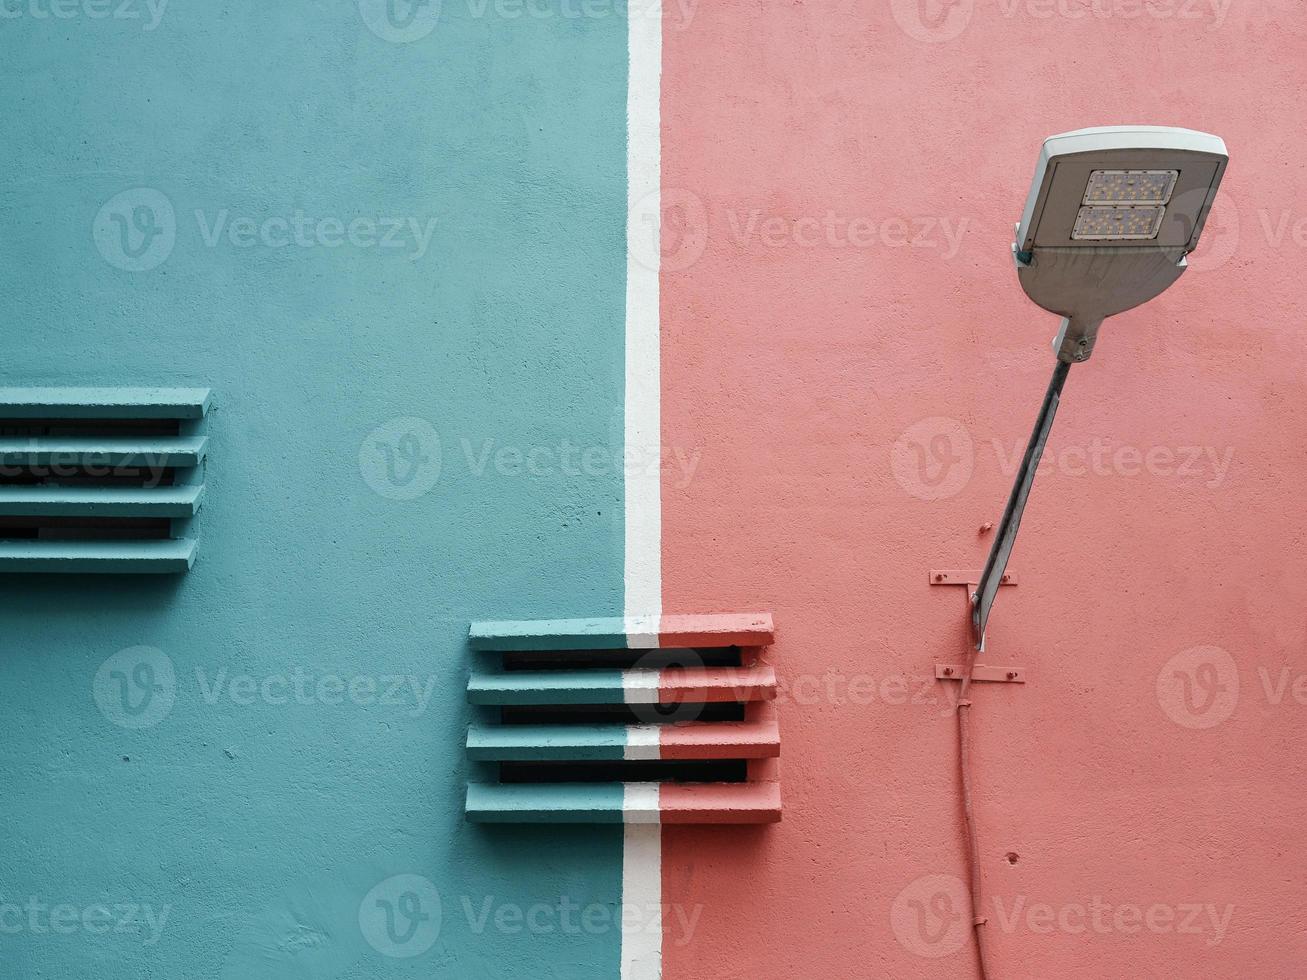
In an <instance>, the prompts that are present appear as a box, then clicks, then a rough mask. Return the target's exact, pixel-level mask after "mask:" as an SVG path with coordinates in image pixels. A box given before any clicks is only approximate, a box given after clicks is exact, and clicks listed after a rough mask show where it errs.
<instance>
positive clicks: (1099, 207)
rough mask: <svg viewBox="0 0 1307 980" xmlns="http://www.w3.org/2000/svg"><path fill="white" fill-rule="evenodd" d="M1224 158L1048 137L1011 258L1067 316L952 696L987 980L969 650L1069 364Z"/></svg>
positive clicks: (1100, 135)
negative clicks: (955, 701) (954, 697)
mask: <svg viewBox="0 0 1307 980" xmlns="http://www.w3.org/2000/svg"><path fill="white" fill-rule="evenodd" d="M1228 161H1229V155H1228V154H1227V153H1226V150H1225V144H1224V143H1223V142H1222V141H1221V140H1220V138H1219V137H1216V136H1210V135H1208V134H1207V133H1197V132H1194V131H1193V130H1190V129H1171V128H1168V127H1164V126H1110V127H1102V128H1098V129H1079V130H1076V131H1075V132H1073V133H1063V134H1062V135H1060V136H1050V137H1049V138H1048V139H1046V140H1044V146H1043V149H1042V150H1041V151H1040V153H1039V164H1038V166H1037V167H1036V168H1035V180H1034V183H1033V184H1032V185H1031V187H1030V195H1029V197H1027V199H1026V209H1025V212H1024V213H1023V214H1022V216H1021V221H1020V222H1018V223H1017V230H1016V240H1015V241H1014V242H1013V243H1012V255H1013V258H1014V259H1015V261H1016V266H1017V278H1018V279H1019V280H1020V281H1021V288H1022V289H1024V290H1025V291H1026V295H1027V296H1029V297H1030V298H1031V299H1032V300H1034V301H1035V302H1036V303H1037V304H1039V305H1040V306H1042V307H1043V308H1044V309H1046V310H1048V311H1049V312H1051V313H1057V314H1059V315H1060V316H1061V317H1062V329H1061V330H1060V331H1059V332H1058V335H1057V339H1056V340H1054V341H1053V352H1054V353H1055V354H1056V355H1057V363H1056V364H1055V365H1054V367H1053V379H1052V380H1051V381H1050V382H1049V384H1048V391H1047V393H1046V394H1045V395H1044V404H1043V406H1042V407H1041V408H1040V410H1039V417H1038V418H1037V419H1036V420H1035V430H1034V432H1033V434H1032V435H1031V437H1030V442H1029V443H1028V444H1027V446H1026V452H1025V456H1023V457H1022V460H1021V468H1020V469H1019V470H1018V471H1017V477H1016V482H1015V483H1014V484H1013V485H1012V494H1011V496H1009V497H1008V502H1007V507H1006V508H1004V510H1003V519H1002V520H1001V521H1000V522H999V526H998V531H997V533H996V534H995V536H994V544H993V546H992V547H991V548H990V551H989V557H988V558H987V559H986V560H985V568H984V571H982V572H981V573H980V580H979V582H978V583H977V585H976V591H975V593H974V594H973V595H972V597H971V629H972V638H971V639H972V643H970V644H969V645H968V655H967V659H966V662H965V665H964V666H963V669H962V677H961V681H962V684H961V688H960V691H959V694H958V712H957V714H958V761H959V768H960V770H961V776H962V808H963V815H964V818H965V821H966V831H967V850H968V857H969V865H970V877H971V881H970V891H971V906H972V922H973V924H974V926H975V937H976V955H977V958H978V960H979V965H980V975H981V978H982V980H984V978H985V977H986V975H987V972H986V969H987V965H986V961H985V944H984V941H983V939H982V933H981V929H980V927H981V926H982V925H984V923H985V917H984V915H983V914H982V912H981V885H982V881H981V873H980V847H979V844H978V843H977V840H976V823H975V816H974V812H973V805H972V793H971V761H970V760H971V727H970V722H969V718H970V714H971V712H970V711H969V710H965V709H969V708H970V707H971V700H970V698H969V697H968V695H969V693H970V687H971V675H972V671H973V669H974V667H975V663H976V654H977V653H978V652H980V651H982V650H984V648H985V628H986V626H987V625H988V623H989V612H990V609H991V608H992V606H993V604H994V596H995V594H996V593H997V592H998V587H999V585H1000V584H1001V583H1002V581H1003V576H1004V572H1006V571H1007V562H1008V557H1009V556H1010V555H1011V554H1012V545H1013V544H1014V543H1015V541H1016V537H1017V529H1018V528H1019V527H1020V526H1021V514H1022V512H1023V511H1024V510H1025V508H1026V499H1027V498H1028V497H1029V496H1030V488H1031V485H1032V484H1033V483H1034V481H1035V468H1036V467H1037V466H1038V465H1039V459H1040V457H1041V456H1042V455H1043V453H1044V445H1045V443H1047V442H1048V433H1049V430H1050V429H1052V427H1053V416H1054V415H1056V414H1057V406H1058V402H1059V400H1060V399H1061V397H1062V387H1063V385H1065V384H1066V376H1067V373H1068V372H1069V371H1070V370H1071V365H1072V364H1078V363H1080V362H1081V361H1085V360H1088V359H1089V356H1090V355H1091V354H1092V353H1093V352H1094V342H1095V341H1096V340H1097V339H1098V328H1099V327H1100V326H1101V325H1102V323H1103V321H1104V320H1105V319H1106V318H1107V317H1109V316H1112V315H1114V314H1116V313H1122V312H1124V311H1126V310H1129V309H1133V308H1134V307H1136V306H1138V305H1139V304H1141V303H1146V302H1148V300H1150V299H1152V298H1153V297H1154V296H1156V295H1158V294H1159V293H1161V292H1162V291H1163V290H1165V289H1166V288H1167V287H1168V286H1170V285H1171V283H1173V282H1175V281H1176V280H1177V279H1179V278H1180V276H1181V274H1182V273H1183V272H1184V270H1185V267H1186V256H1188V254H1189V253H1190V252H1192V251H1193V250H1194V249H1195V248H1197V247H1198V236H1199V235H1200V234H1202V230H1203V223H1204V222H1205V221H1206V220H1207V214H1208V212H1209V211H1210V210H1211V207H1212V199H1213V198H1215V197H1216V189H1217V188H1218V187H1219V186H1220V183H1221V177H1222V175H1223V174H1224V173H1225V165H1226V163H1227V162H1228Z"/></svg>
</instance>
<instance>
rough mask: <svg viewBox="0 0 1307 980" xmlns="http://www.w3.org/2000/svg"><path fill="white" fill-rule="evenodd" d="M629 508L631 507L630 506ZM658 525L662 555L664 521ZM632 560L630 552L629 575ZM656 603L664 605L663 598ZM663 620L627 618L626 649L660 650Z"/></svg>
mask: <svg viewBox="0 0 1307 980" xmlns="http://www.w3.org/2000/svg"><path fill="white" fill-rule="evenodd" d="M628 506H629V504H628ZM658 524H659V532H660V533H659V535H658V541H659V552H660V553H661V550H662V549H661V545H662V534H661V530H662V521H661V520H659V522H658ZM627 529H628V532H629V529H630V522H629V518H628V522H627ZM628 547H629V543H628ZM630 560H631V559H630V553H629V552H628V553H627V569H628V574H629V569H630V567H631V566H630ZM661 564H662V562H661V561H659V565H661ZM661 578H662V575H661V574H659V579H661ZM661 587H662V583H661V581H660V582H659V588H661ZM626 601H627V602H628V603H629V602H630V601H631V591H630V589H629V588H628V589H627V592H626ZM655 601H657V602H658V603H659V605H661V604H662V603H661V597H657V598H656V599H655ZM661 619H662V617H661V616H627V617H626V622H625V626H624V627H623V630H624V631H625V633H626V649H628V650H657V649H658V627H659V625H660V621H661Z"/></svg>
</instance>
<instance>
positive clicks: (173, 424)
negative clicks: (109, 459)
mask: <svg viewBox="0 0 1307 980" xmlns="http://www.w3.org/2000/svg"><path fill="white" fill-rule="evenodd" d="M180 431H181V422H180V421H179V420H178V419H3V418H0V438H5V439H15V438H23V437H26V436H38V437H41V436H43V437H46V438H57V439H73V438H82V437H93V436H117V437H119V438H132V437H148V436H175V435H178V434H179V433H180Z"/></svg>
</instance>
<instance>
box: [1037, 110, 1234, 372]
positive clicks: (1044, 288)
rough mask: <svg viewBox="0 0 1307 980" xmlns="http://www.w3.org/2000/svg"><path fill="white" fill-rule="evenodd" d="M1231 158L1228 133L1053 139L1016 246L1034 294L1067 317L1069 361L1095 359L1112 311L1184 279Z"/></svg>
mask: <svg viewBox="0 0 1307 980" xmlns="http://www.w3.org/2000/svg"><path fill="white" fill-rule="evenodd" d="M1228 160H1229V154H1228V153H1227V152H1226V149H1225V143H1224V142H1222V140H1221V139H1220V138H1219V137H1217V136H1212V135H1209V134H1207V133H1199V132H1195V131H1194V130H1191V129H1174V128H1170V127H1165V126H1109V127H1099V128H1095V129H1080V130H1076V131H1075V132H1072V133H1063V134H1061V135H1059V136H1050V137H1049V138H1048V139H1046V140H1045V141H1044V146H1043V148H1042V149H1041V150H1040V154H1039V163H1038V165H1037V166H1036V168H1035V179H1034V183H1033V184H1032V185H1031V188H1030V194H1029V196H1028V197H1027V199H1026V207H1025V211H1024V213H1023V214H1022V216H1021V221H1020V222H1019V223H1018V224H1017V229H1016V240H1015V241H1014V242H1013V244H1012V252H1013V256H1014V257H1015V259H1016V265H1017V275H1018V278H1019V279H1020V281H1021V286H1022V288H1023V289H1024V290H1025V291H1026V295H1027V296H1029V297H1030V298H1031V299H1032V300H1034V302H1035V303H1037V304H1038V305H1040V306H1042V307H1043V308H1044V309H1046V310H1049V311H1050V312H1052V313H1058V314H1061V315H1062V316H1063V317H1064V318H1065V320H1066V322H1065V323H1064V324H1063V329H1062V334H1061V335H1060V336H1059V338H1058V341H1057V348H1058V351H1057V352H1058V357H1059V359H1061V360H1065V361H1068V362H1072V361H1083V360H1086V359H1087V358H1088V357H1089V355H1090V353H1091V352H1092V351H1093V345H1094V341H1095V339H1096V337H1097V333H1098V326H1099V324H1101V323H1102V321H1103V320H1104V319H1105V318H1106V317H1109V316H1112V315H1114V314H1116V313H1121V312H1124V311H1125V310H1128V309H1131V308H1133V307H1135V306H1138V305H1139V304H1141V303H1145V302H1147V301H1148V300H1150V299H1152V298H1153V297H1154V296H1156V295H1158V294H1159V293H1161V292H1162V291H1163V290H1165V289H1166V288H1167V287H1168V286H1170V285H1171V283H1173V282H1175V280H1176V279H1178V278H1179V277H1180V275H1181V273H1183V272H1184V270H1185V256H1187V255H1188V254H1189V253H1190V252H1192V251H1193V250H1194V249H1195V248H1196V247H1197V246H1198V239H1199V236H1200V235H1201V234H1202V230H1203V224H1204V222H1205V221H1206V220H1207V215H1208V212H1209V211H1210V210H1211V206H1212V201H1213V199H1214V198H1215V197H1216V190H1217V187H1219V186H1220V183H1221V177H1222V175H1224V173H1225V165H1226V163H1227V161H1228Z"/></svg>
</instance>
